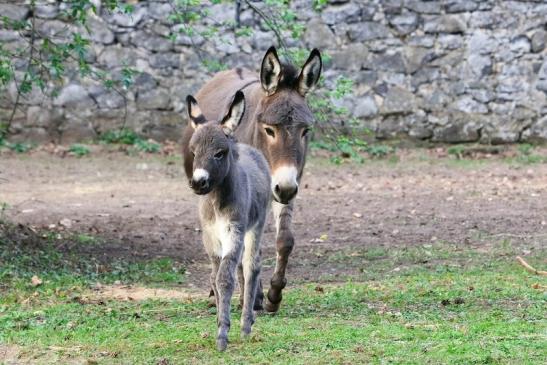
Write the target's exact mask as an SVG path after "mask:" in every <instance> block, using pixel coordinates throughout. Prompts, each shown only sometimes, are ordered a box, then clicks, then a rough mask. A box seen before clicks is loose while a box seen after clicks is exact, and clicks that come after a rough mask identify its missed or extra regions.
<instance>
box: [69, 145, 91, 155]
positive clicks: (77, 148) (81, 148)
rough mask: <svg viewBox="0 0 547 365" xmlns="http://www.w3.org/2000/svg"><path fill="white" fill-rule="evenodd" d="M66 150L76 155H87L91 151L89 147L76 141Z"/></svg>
mask: <svg viewBox="0 0 547 365" xmlns="http://www.w3.org/2000/svg"><path fill="white" fill-rule="evenodd" d="M68 151H69V152H70V153H72V154H74V155H75V156H77V157H83V156H87V155H89V153H90V152H91V150H90V149H89V147H87V146H86V145H83V144H78V143H75V144H72V145H70V147H69V148H68Z"/></svg>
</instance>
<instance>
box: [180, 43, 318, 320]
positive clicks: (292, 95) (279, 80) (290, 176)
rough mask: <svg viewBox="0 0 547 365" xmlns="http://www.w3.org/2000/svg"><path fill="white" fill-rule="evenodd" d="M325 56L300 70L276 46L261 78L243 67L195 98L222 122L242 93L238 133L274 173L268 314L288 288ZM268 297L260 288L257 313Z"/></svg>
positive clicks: (188, 163)
mask: <svg viewBox="0 0 547 365" xmlns="http://www.w3.org/2000/svg"><path fill="white" fill-rule="evenodd" d="M321 68H322V61H321V54H320V53H319V51H318V50H317V49H314V50H312V51H311V53H310V55H309V57H308V59H307V61H306V62H305V63H304V65H303V66H302V69H301V70H297V69H296V68H295V67H294V66H292V65H290V64H285V63H281V62H280V61H279V57H278V56H277V52H276V50H275V47H271V48H270V49H269V50H268V51H267V52H266V55H265V56H264V59H263V60H262V66H261V68H260V75H256V74H255V73H254V72H251V71H249V70H246V69H242V68H235V69H232V70H229V71H223V72H219V73H218V74H216V75H215V76H214V77H213V78H212V79H211V80H210V81H209V82H207V83H206V84H205V85H204V86H203V87H202V88H201V90H200V91H199V92H198V93H197V94H196V99H197V101H198V102H199V105H200V106H201V109H202V110H203V112H204V114H205V117H206V118H207V120H220V119H221V118H222V116H223V113H225V111H226V106H227V105H228V103H230V101H231V100H232V98H233V95H234V94H235V93H236V91H238V90H242V91H243V93H244V94H245V100H246V104H247V107H246V108H245V113H244V115H243V117H242V120H241V124H240V125H239V127H238V129H237V130H236V131H235V136H236V138H237V140H238V141H239V142H241V143H246V144H249V145H251V146H253V147H255V148H257V149H259V150H260V151H262V153H263V154H264V156H265V157H266V160H267V161H268V163H269V165H270V169H271V171H272V195H273V200H274V202H273V203H272V210H273V214H274V217H275V222H276V232H277V233H276V248H277V261H276V265H275V272H274V274H273V277H272V279H271V281H270V285H271V286H270V289H269V290H268V294H267V296H266V301H265V303H264V309H265V310H266V311H268V312H277V310H278V309H279V305H280V303H281V299H282V295H281V291H282V290H283V288H284V287H285V285H286V284H287V279H286V278H285V270H286V268H287V262H288V259H289V255H290V253H291V251H292V249H293V246H294V236H293V233H292V232H291V220H292V212H293V208H294V202H293V199H294V197H295V196H296V194H297V192H298V183H299V181H300V179H301V177H302V172H303V170H304V164H305V162H306V152H307V148H308V139H309V133H308V132H309V131H310V127H311V125H312V123H313V120H314V118H313V114H312V112H311V111H310V108H309V107H308V104H307V103H306V99H305V98H306V94H307V93H308V91H309V90H310V89H311V88H313V87H314V86H315V84H317V81H318V80H319V76H320V74H321ZM193 133H194V129H193V128H191V127H189V126H187V127H186V129H185V131H184V136H183V157H184V169H185V171H186V176H188V178H191V177H192V165H193V156H192V153H191V152H190V150H189V149H188V142H189V140H190V138H191V137H192V134H193ZM262 301H263V292H262V285H259V288H258V293H257V295H256V301H255V305H254V307H255V309H256V310H258V309H262Z"/></svg>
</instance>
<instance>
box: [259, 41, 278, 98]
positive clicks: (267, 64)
mask: <svg viewBox="0 0 547 365" xmlns="http://www.w3.org/2000/svg"><path fill="white" fill-rule="evenodd" d="M280 75H281V62H279V57H277V51H276V50H275V47H274V46H272V47H270V49H268V51H267V52H266V55H265V56H264V59H263V60H262V66H261V67H260V82H261V83H262V88H263V89H264V90H265V91H266V92H267V93H268V95H272V94H273V93H275V90H276V89H277V84H278V83H279V76H280Z"/></svg>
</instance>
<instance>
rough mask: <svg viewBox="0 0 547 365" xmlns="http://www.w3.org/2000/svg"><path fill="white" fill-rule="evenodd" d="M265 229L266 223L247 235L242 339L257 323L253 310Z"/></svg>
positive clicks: (244, 260) (244, 254) (243, 261)
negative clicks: (261, 242) (261, 243)
mask: <svg viewBox="0 0 547 365" xmlns="http://www.w3.org/2000/svg"><path fill="white" fill-rule="evenodd" d="M263 228H264V223H260V224H258V225H257V226H256V227H254V228H253V229H252V230H250V231H249V232H247V233H246V234H245V250H244V251H243V259H242V264H243V277H244V279H245V291H244V293H245V297H244V299H243V310H242V311H241V337H246V336H248V335H249V334H250V333H251V327H252V325H253V323H254V321H255V317H254V311H253V309H254V304H255V296H256V290H257V285H258V279H259V276H260V240H261V236H262V230H263Z"/></svg>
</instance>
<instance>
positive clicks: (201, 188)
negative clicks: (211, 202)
mask: <svg viewBox="0 0 547 365" xmlns="http://www.w3.org/2000/svg"><path fill="white" fill-rule="evenodd" d="M190 187H191V188H192V190H194V192H195V193H196V194H199V195H202V194H207V193H208V192H209V191H210V189H209V187H210V184H209V179H208V178H206V177H199V178H192V179H191V180H190Z"/></svg>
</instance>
